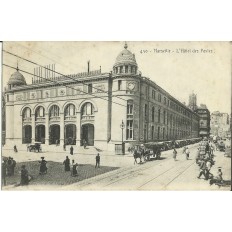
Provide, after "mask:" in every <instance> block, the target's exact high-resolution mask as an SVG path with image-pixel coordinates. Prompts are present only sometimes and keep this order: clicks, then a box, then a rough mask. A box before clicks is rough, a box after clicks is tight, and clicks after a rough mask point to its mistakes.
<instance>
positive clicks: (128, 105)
mask: <svg viewBox="0 0 232 232" xmlns="http://www.w3.org/2000/svg"><path fill="white" fill-rule="evenodd" d="M127 114H130V115H131V114H133V104H127Z"/></svg>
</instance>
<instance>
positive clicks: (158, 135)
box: [157, 126, 160, 139]
mask: <svg viewBox="0 0 232 232" xmlns="http://www.w3.org/2000/svg"><path fill="white" fill-rule="evenodd" d="M159 137H160V127H159V126H158V134H157V138H158V139H159Z"/></svg>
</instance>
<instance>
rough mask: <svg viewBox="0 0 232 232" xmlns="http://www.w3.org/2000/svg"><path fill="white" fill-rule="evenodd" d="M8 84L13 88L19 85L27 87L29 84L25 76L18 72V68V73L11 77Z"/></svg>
mask: <svg viewBox="0 0 232 232" xmlns="http://www.w3.org/2000/svg"><path fill="white" fill-rule="evenodd" d="M7 84H8V85H12V86H18V85H26V84H27V83H26V80H25V78H24V76H23V75H22V74H21V73H20V72H19V71H18V68H17V71H16V72H14V73H13V74H12V75H11V77H10V79H9V81H8V83H7Z"/></svg>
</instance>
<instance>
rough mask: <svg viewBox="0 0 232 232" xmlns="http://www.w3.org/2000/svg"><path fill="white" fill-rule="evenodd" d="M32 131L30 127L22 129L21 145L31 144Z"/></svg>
mask: <svg viewBox="0 0 232 232" xmlns="http://www.w3.org/2000/svg"><path fill="white" fill-rule="evenodd" d="M31 137H32V129H31V126H30V125H26V126H24V127H23V141H22V143H31Z"/></svg>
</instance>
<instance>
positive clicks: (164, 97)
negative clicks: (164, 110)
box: [164, 97, 166, 105]
mask: <svg viewBox="0 0 232 232" xmlns="http://www.w3.org/2000/svg"><path fill="white" fill-rule="evenodd" d="M164 104H165V105H166V97H164Z"/></svg>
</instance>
